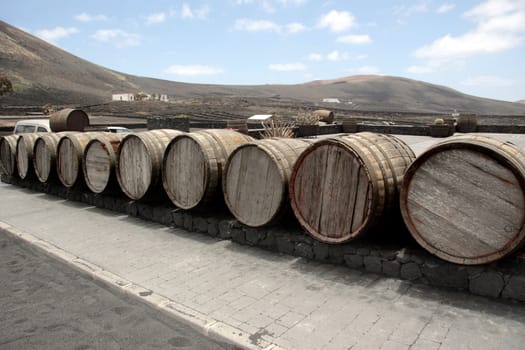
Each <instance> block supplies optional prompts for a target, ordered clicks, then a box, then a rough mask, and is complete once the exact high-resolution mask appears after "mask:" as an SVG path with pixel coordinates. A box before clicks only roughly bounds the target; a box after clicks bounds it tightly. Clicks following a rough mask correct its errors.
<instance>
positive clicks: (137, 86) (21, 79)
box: [0, 21, 525, 115]
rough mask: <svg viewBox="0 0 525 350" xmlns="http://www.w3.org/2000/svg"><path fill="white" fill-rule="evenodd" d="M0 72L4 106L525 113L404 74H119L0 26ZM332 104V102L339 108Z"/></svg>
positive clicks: (0, 101) (517, 105) (515, 105)
mask: <svg viewBox="0 0 525 350" xmlns="http://www.w3.org/2000/svg"><path fill="white" fill-rule="evenodd" d="M0 63H1V64H0V75H5V76H7V77H8V78H9V79H10V80H11V81H12V82H13V84H14V88H15V91H14V92H13V93H11V94H9V95H4V96H2V97H0V104H1V105H42V104H45V103H52V104H76V105H87V104H95V103H102V102H108V101H109V100H110V99H111V94H112V93H122V92H140V91H144V92H148V93H165V94H168V95H169V96H170V98H171V99H187V98H257V99H263V100H265V99H268V101H292V102H294V103H303V102H305V103H319V102H321V101H322V100H323V99H324V98H337V99H339V100H340V101H341V102H342V103H340V104H337V107H338V108H348V109H356V110H384V111H424V112H450V111H452V110H454V109H456V110H458V111H471V112H476V113H480V114H507V115H525V106H524V105H523V104H520V103H511V102H504V101H497V100H490V99H484V98H479V97H475V96H470V95H466V94H463V93H461V92H458V91H456V90H453V89H450V88H447V87H444V86H439V85H433V84H429V83H425V82H422V81H416V80H411V79H406V78H400V77H390V76H374V75H366V76H363V75H362V76H352V77H347V78H341V79H336V80H322V81H321V80H320V81H313V82H309V83H305V84H297V85H260V86H234V85H206V84H189V83H180V82H173V81H167V80H161V79H152V78H144V77H138V76H133V75H129V74H124V73H120V72H116V71H113V70H110V69H107V68H104V67H101V66H98V65H95V64H93V63H90V62H88V61H86V60H83V59H81V58H79V57H76V56H74V55H72V54H70V53H68V52H66V51H64V50H62V49H60V48H58V47H55V46H53V45H51V44H48V43H47V42H45V41H43V40H41V39H39V38H36V37H34V36H32V35H30V34H28V33H26V32H24V31H21V30H19V29H17V28H15V27H13V26H11V25H9V24H7V23H5V22H2V21H0ZM334 106H335V105H334Z"/></svg>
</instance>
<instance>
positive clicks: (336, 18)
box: [319, 10, 357, 33]
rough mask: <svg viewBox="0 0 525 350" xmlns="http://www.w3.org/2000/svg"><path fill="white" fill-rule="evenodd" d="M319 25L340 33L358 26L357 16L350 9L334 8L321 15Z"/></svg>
mask: <svg viewBox="0 0 525 350" xmlns="http://www.w3.org/2000/svg"><path fill="white" fill-rule="evenodd" d="M319 26H320V27H321V28H328V29H329V30H331V31H332V32H336V33H340V32H344V31H345V30H347V29H349V28H352V27H355V26H357V22H356V19H355V17H354V16H353V15H352V14H351V13H350V12H348V11H336V10H332V11H330V12H328V13H326V14H324V15H323V16H322V17H321V19H320V20H319Z"/></svg>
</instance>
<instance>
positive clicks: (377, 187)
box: [290, 132, 415, 243]
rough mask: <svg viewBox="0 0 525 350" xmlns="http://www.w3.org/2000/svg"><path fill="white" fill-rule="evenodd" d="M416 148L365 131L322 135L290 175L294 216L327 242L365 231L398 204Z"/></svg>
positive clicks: (391, 137) (347, 239) (301, 156)
mask: <svg viewBox="0 0 525 350" xmlns="http://www.w3.org/2000/svg"><path fill="white" fill-rule="evenodd" d="M414 158H415V156H414V153H413V152H412V150H411V149H410V148H409V147H408V146H407V145H406V144H405V143H404V142H403V141H401V140H400V139H398V138H396V137H394V136H390V135H382V134H374V133H369V132H362V133H357V134H353V135H348V136H342V137H337V138H328V139H323V140H320V141H318V142H316V143H314V144H312V145H311V146H309V147H308V148H307V149H306V150H305V151H304V152H303V153H302V154H301V155H300V156H299V158H298V159H297V162H296V163H295V166H294V168H293V170H292V175H291V177H290V198H291V204H292V209H293V211H294V213H295V216H296V217H297V219H298V220H299V222H300V223H301V225H302V226H303V227H304V228H305V229H306V231H307V232H308V233H309V234H310V235H311V236H313V237H314V238H315V239H318V240H320V241H323V242H327V243H342V242H346V241H350V240H352V239H354V238H356V237H358V236H361V235H363V234H364V233H365V232H366V231H368V230H369V229H370V228H372V227H374V226H375V225H376V224H378V223H379V222H380V220H381V218H383V217H384V216H385V215H386V214H387V213H388V212H389V210H391V209H394V208H396V207H398V203H397V201H398V198H397V194H398V189H399V187H400V186H401V182H402V179H403V174H404V172H405V170H406V168H407V167H408V166H409V165H410V163H411V162H412V161H413V160H414Z"/></svg>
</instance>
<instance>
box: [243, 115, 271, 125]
mask: <svg viewBox="0 0 525 350" xmlns="http://www.w3.org/2000/svg"><path fill="white" fill-rule="evenodd" d="M272 118H273V114H256V115H252V116H251V117H250V118H248V120H247V121H246V122H247V123H248V124H262V123H264V122H266V121H270V120H271V119H272Z"/></svg>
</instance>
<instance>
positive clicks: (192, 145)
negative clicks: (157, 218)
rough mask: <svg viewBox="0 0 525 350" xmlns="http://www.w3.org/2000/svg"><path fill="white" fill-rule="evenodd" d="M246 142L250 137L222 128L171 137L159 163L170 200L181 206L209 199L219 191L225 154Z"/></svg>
mask: <svg viewBox="0 0 525 350" xmlns="http://www.w3.org/2000/svg"><path fill="white" fill-rule="evenodd" d="M250 141H253V138H251V137H250V136H247V135H244V134H241V133H239V132H236V131H233V130H223V129H210V130H201V131H196V132H192V133H188V134H184V135H180V136H177V137H176V138H174V139H173V141H171V142H170V144H169V145H168V147H167V149H166V153H165V155H164V160H163V163H162V164H163V167H162V169H163V171H162V182H163V185H164V189H165V190H166V193H167V194H168V196H169V198H170V199H171V201H172V202H173V203H174V204H175V205H176V206H177V207H179V208H182V209H192V208H195V207H197V206H201V205H205V204H207V203H209V202H211V201H212V200H213V199H214V198H216V196H217V195H218V194H219V193H220V192H221V179H222V172H223V170H224V166H225V165H226V161H227V159H228V156H229V155H230V154H231V153H232V152H233V151H234V150H235V148H237V147H238V146H240V145H242V144H245V143H247V142H250Z"/></svg>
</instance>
